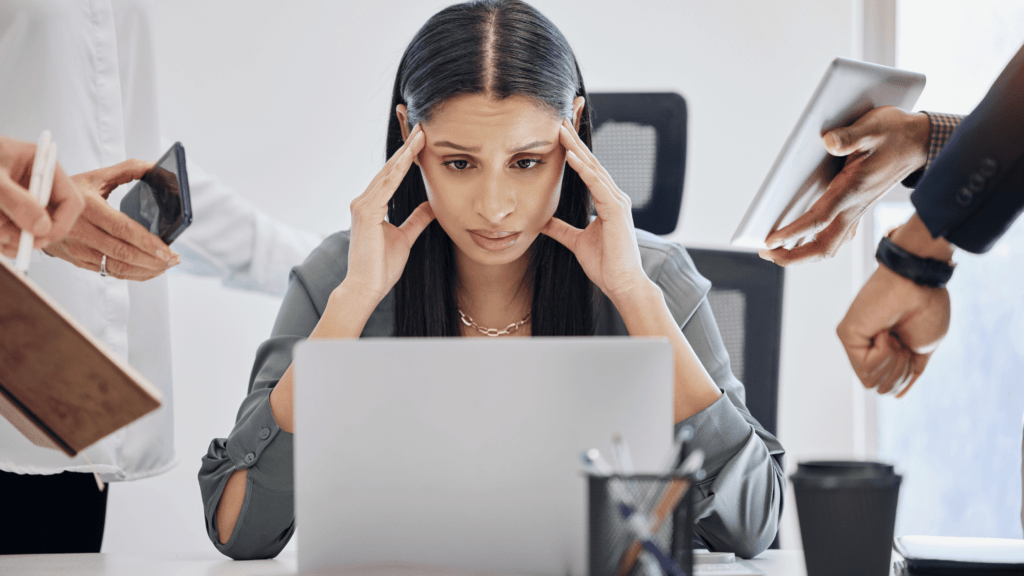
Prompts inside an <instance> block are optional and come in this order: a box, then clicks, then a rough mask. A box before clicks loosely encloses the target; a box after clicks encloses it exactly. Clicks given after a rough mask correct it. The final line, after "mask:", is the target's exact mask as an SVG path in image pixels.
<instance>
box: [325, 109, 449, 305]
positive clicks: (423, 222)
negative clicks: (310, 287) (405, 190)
mask: <svg viewBox="0 0 1024 576" xmlns="http://www.w3.org/2000/svg"><path fill="white" fill-rule="evenodd" d="M424 142H425V140H424V137H423V130H422V128H420V126H419V125H417V126H416V127H415V128H413V130H412V132H411V133H410V134H409V138H407V139H406V141H405V144H403V145H402V147H401V148H399V149H398V150H397V151H396V152H395V154H394V155H393V156H392V157H391V159H389V160H388V162H387V164H385V165H384V168H383V169H382V170H381V171H380V172H379V173H378V174H377V176H375V177H374V179H373V180H372V181H371V182H370V185H369V186H368V187H367V188H366V191H364V192H363V193H362V194H360V195H359V196H358V197H357V198H356V199H355V200H353V201H352V205H351V209H352V232H351V234H352V235H351V237H350V240H349V250H348V274H347V275H346V276H345V281H344V284H345V285H346V289H349V290H351V291H352V293H353V294H362V295H364V296H365V297H366V298H367V300H368V301H372V302H373V306H371V307H370V311H371V312H372V311H373V308H375V307H376V306H377V304H379V303H380V301H381V300H383V299H384V296H386V295H387V293H388V292H389V291H390V290H391V288H392V287H393V286H394V285H395V283H396V282H398V279H399V278H400V277H401V276H402V271H403V270H405V263H406V262H407V261H408V260H409V251H410V250H411V249H412V245H413V243H414V242H416V239H417V238H419V235H420V234H421V233H422V232H423V230H425V229H426V227H427V225H428V224H430V222H431V221H433V220H434V213H433V212H432V211H431V210H430V204H429V203H427V202H424V203H422V204H420V205H419V206H418V207H417V208H416V209H415V210H413V212H412V214H410V215H409V218H408V219H406V221H405V222H404V223H402V225H401V226H395V225H394V224H391V223H390V222H387V221H386V220H385V218H386V216H387V214H388V202H389V201H390V200H391V197H392V196H393V195H394V194H395V190H396V189H397V188H398V185H399V184H400V183H401V182H402V179H403V178H405V174H406V173H407V172H408V171H409V167H410V166H411V165H412V163H413V161H414V160H415V159H416V156H417V155H418V154H419V153H420V151H421V150H422V149H423V145H424Z"/></svg>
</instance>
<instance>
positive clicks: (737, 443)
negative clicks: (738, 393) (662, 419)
mask: <svg viewBox="0 0 1024 576" xmlns="http://www.w3.org/2000/svg"><path fill="white" fill-rule="evenodd" d="M679 425H680V426H684V425H688V426H690V427H692V428H693V439H692V440H691V441H690V445H691V446H693V447H694V448H700V449H701V450H703V451H704V470H705V471H706V472H707V474H708V478H709V479H711V478H714V477H715V476H716V475H717V474H718V473H719V472H720V471H721V470H722V468H724V467H725V465H726V464H728V463H729V460H731V459H732V457H733V456H735V455H736V453H738V452H739V451H740V450H741V449H742V448H743V446H744V445H745V444H746V443H747V440H748V439H749V438H750V435H751V434H753V433H754V430H753V427H752V426H751V425H750V423H749V422H747V420H746V419H745V418H743V415H742V414H740V411H739V410H737V409H736V406H735V405H733V403H732V401H731V400H729V395H728V394H725V393H723V394H722V396H721V397H720V398H719V399H718V400H715V402H714V403H713V404H711V406H708V407H707V408H705V409H704V410H701V411H700V412H698V413H696V414H694V415H693V416H690V417H689V418H687V419H686V420H683V421H682V422H680V423H679Z"/></svg>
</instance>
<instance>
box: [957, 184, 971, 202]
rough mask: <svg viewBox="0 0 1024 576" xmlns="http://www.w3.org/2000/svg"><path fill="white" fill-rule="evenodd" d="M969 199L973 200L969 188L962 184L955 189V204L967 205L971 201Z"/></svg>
mask: <svg viewBox="0 0 1024 576" xmlns="http://www.w3.org/2000/svg"><path fill="white" fill-rule="evenodd" d="M971 200H974V192H971V190H970V189H969V188H967V187H966V186H964V187H963V188H961V189H960V190H959V191H957V193H956V202H957V204H960V205H961V206H967V205H968V204H970V203H971Z"/></svg>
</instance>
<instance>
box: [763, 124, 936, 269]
mask: <svg viewBox="0 0 1024 576" xmlns="http://www.w3.org/2000/svg"><path fill="white" fill-rule="evenodd" d="M930 139H931V122H930V121H929V120H928V116H927V115H926V114H923V113H918V114H908V113H906V112H904V111H902V110H900V109H899V108H894V107H892V106H883V107H880V108H875V109H874V110H871V111H870V112H868V113H867V114H865V115H863V116H861V117H860V118H859V119H858V120H857V121H856V122H854V123H853V125H851V126H849V127H847V128H837V129H835V130H832V131H831V132H828V133H826V134H825V135H824V136H823V137H822V140H823V141H824V143H825V149H826V150H828V153H829V154H832V155H833V156H846V164H845V166H844V167H843V169H842V170H841V171H840V172H839V174H837V175H836V177H835V178H833V179H832V182H830V183H829V186H828V189H827V190H825V193H824V194H823V195H822V196H821V198H819V199H818V200H817V201H816V202H815V203H814V204H813V205H811V207H810V208H809V209H808V210H807V212H806V213H805V214H803V215H801V216H800V217H799V218H797V219H796V220H794V221H793V222H792V223H791V224H789V225H788V226H786V227H784V228H781V229H779V230H777V231H775V232H773V233H771V234H769V235H768V237H767V238H766V239H765V244H766V245H767V246H768V248H769V249H767V250H761V252H760V254H761V257H762V258H764V259H765V260H770V261H772V262H775V263H776V264H778V265H780V266H789V265H791V264H804V263H809V262H819V261H822V260H828V259H830V258H832V257H833V256H835V255H836V253H837V252H838V251H839V248H841V247H842V246H843V245H844V244H846V243H847V242H849V241H850V240H852V239H853V237H854V235H855V234H856V233H857V224H858V223H859V222H860V218H861V216H863V215H864V212H865V211H867V209H868V208H869V207H870V206H871V204H873V203H874V202H875V201H876V200H878V199H879V198H881V197H882V195H884V194H885V193H886V192H888V191H889V190H890V189H892V187H893V186H895V185H896V184H897V183H898V182H900V181H901V180H903V179H904V178H906V177H907V176H909V175H910V174H912V173H913V172H914V171H915V170H917V169H918V168H921V167H922V166H924V165H925V162H926V161H927V159H928V142H929V140H930ZM808 236H813V237H814V239H813V240H811V241H810V242H807V243H806V244H803V245H801V246H797V247H795V248H792V249H788V250H787V249H785V248H781V246H783V245H786V244H789V243H791V242H795V241H796V240H798V239H800V238H804V237H808Z"/></svg>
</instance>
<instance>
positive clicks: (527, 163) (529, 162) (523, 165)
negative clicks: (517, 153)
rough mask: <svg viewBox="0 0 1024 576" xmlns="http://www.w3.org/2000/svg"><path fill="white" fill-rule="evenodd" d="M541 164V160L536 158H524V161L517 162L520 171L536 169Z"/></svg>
mask: <svg viewBox="0 0 1024 576" xmlns="http://www.w3.org/2000/svg"><path fill="white" fill-rule="evenodd" d="M540 163H541V162H540V160H538V159H536V158H523V159H522V160H517V161H516V168H519V169H520V170H529V169H530V168H534V167H536V166H537V165H538V164H540Z"/></svg>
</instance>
